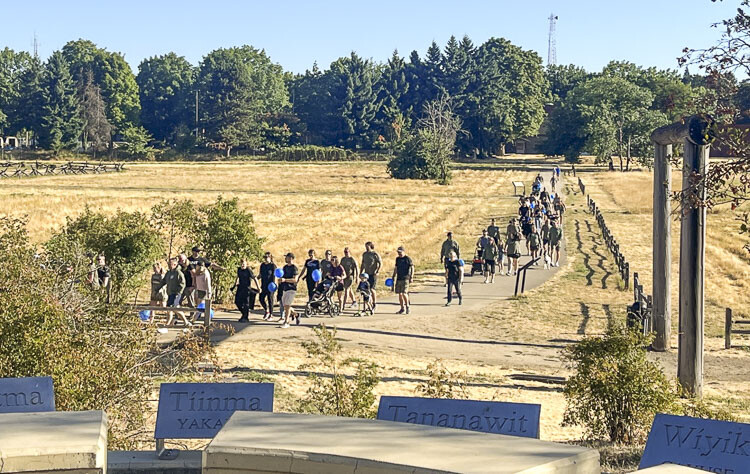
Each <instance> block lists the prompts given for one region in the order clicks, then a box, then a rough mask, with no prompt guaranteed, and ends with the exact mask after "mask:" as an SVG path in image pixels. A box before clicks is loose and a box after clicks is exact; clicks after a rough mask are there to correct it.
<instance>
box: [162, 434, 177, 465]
mask: <svg viewBox="0 0 750 474" xmlns="http://www.w3.org/2000/svg"><path fill="white" fill-rule="evenodd" d="M179 454H180V450H179V449H167V448H165V447H164V440H163V439H159V438H157V439H156V457H158V458H159V459H161V460H163V461H172V460H173V459H177V456H179Z"/></svg>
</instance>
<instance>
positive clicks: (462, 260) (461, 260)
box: [458, 258, 464, 267]
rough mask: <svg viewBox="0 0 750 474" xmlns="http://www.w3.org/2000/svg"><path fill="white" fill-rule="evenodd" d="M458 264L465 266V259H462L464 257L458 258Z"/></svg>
mask: <svg viewBox="0 0 750 474" xmlns="http://www.w3.org/2000/svg"><path fill="white" fill-rule="evenodd" d="M458 264H459V265H460V266H462V267H463V266H464V259H462V258H460V259H458Z"/></svg>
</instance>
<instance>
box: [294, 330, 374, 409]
mask: <svg viewBox="0 0 750 474" xmlns="http://www.w3.org/2000/svg"><path fill="white" fill-rule="evenodd" d="M314 332H315V337H316V340H314V341H310V342H303V343H302V347H304V348H305V350H306V351H307V357H308V358H310V359H313V361H314V362H312V363H310V364H304V365H303V366H302V367H300V368H301V369H305V370H308V369H315V370H318V371H321V370H322V371H325V373H326V374H330V375H325V376H320V375H317V374H315V373H313V374H311V375H310V383H311V386H310V388H309V389H308V391H307V395H306V396H305V398H304V399H303V400H302V402H301V406H300V409H301V411H302V412H305V413H317V414H321V415H335V416H348V417H354V418H374V417H375V407H374V405H375V393H374V389H375V386H376V385H377V384H378V383H379V382H380V378H379V377H378V373H377V366H376V365H375V364H374V363H372V362H370V361H366V360H361V359H343V360H342V359H341V343H339V341H338V340H337V339H336V328H333V330H332V331H329V330H328V328H326V327H325V325H321V326H318V327H316V328H315V329H314ZM352 366H353V367H354V374H353V375H352V376H350V377H349V376H347V375H346V374H345V373H344V370H345V369H347V368H350V367H352Z"/></svg>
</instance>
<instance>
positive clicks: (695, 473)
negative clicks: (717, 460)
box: [633, 463, 706, 474]
mask: <svg viewBox="0 0 750 474" xmlns="http://www.w3.org/2000/svg"><path fill="white" fill-rule="evenodd" d="M633 472H639V473H643V474H701V473H702V474H706V471H701V470H700V469H693V468H692V467H685V466H678V465H677V464H669V463H667V464H662V465H659V466H654V467H649V468H647V469H641V470H639V471H633Z"/></svg>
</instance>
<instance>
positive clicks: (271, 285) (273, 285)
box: [268, 282, 277, 293]
mask: <svg viewBox="0 0 750 474" xmlns="http://www.w3.org/2000/svg"><path fill="white" fill-rule="evenodd" d="M276 288H277V287H276V283H274V282H271V283H269V284H268V291H270V292H271V293H273V292H274V291H276Z"/></svg>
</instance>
